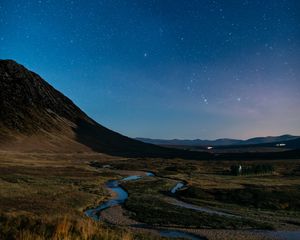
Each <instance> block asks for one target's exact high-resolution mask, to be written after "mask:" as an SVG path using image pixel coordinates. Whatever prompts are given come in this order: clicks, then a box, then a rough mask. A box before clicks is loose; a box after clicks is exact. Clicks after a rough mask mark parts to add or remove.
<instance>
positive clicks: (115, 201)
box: [85, 172, 300, 240]
mask: <svg viewBox="0 0 300 240" xmlns="http://www.w3.org/2000/svg"><path fill="white" fill-rule="evenodd" d="M146 176H147V177H153V176H155V175H154V174H153V173H151V172H146ZM141 178H143V176H140V175H131V176H128V177H125V178H122V179H121V180H119V181H118V180H109V181H108V182H107V183H106V187H107V188H108V189H109V190H111V191H113V192H114V193H115V194H116V196H115V197H114V198H112V199H110V200H108V201H106V202H104V203H102V204H100V205H99V206H97V207H95V208H91V209H88V210H86V211H85V215H86V216H88V217H90V218H92V219H94V220H95V221H100V220H101V219H100V212H101V211H103V210H105V209H107V208H110V207H113V206H117V205H121V204H123V203H124V202H125V201H126V199H127V198H128V193H127V191H126V190H125V189H123V188H122V187H121V186H120V183H119V182H120V181H135V180H139V179H141ZM184 187H186V184H185V183H183V182H178V183H177V184H176V185H175V186H174V187H173V188H172V189H171V190H170V193H171V194H175V193H176V192H177V191H178V190H180V189H182V188H184ZM171 204H174V205H176V206H180V207H183V208H187V209H192V210H195V211H199V212H206V213H209V214H217V215H222V216H227V217H240V216H237V215H233V214H229V213H225V212H222V211H217V210H213V209H210V208H204V207H200V206H197V205H193V204H189V203H186V202H183V201H180V200H178V199H176V198H172V202H171ZM157 230H158V231H159V234H160V235H161V236H162V237H169V238H179V237H180V238H185V239H189V240H203V239H206V238H201V237H199V236H196V235H194V234H190V233H187V232H183V231H177V230H161V229H157ZM258 232H261V233H263V234H264V235H266V236H269V237H274V238H275V239H281V240H296V239H297V240H298V239H300V231H292V232H291V231H258Z"/></svg>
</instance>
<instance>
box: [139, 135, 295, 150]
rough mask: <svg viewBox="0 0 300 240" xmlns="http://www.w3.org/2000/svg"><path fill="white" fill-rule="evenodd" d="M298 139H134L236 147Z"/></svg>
mask: <svg viewBox="0 0 300 240" xmlns="http://www.w3.org/2000/svg"><path fill="white" fill-rule="evenodd" d="M298 138H299V139H300V136H293V135H288V134H286V135H281V136H268V137H255V138H250V139H248V140H239V139H230V138H221V139H216V140H201V139H194V140H186V139H182V140H181V139H171V140H164V139H150V138H136V139H137V140H139V141H142V142H145V143H151V144H156V145H161V146H205V147H208V146H233V145H234V146H238V145H257V144H268V143H279V142H285V141H290V140H294V139H298Z"/></svg>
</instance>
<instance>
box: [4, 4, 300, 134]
mask: <svg viewBox="0 0 300 240" xmlns="http://www.w3.org/2000/svg"><path fill="white" fill-rule="evenodd" d="M0 58H1V59H15V60H16V61H18V62H19V63H21V64H23V65H25V66H26V67H28V68H29V69H31V70H33V71H35V72H37V73H38V74H40V75H41V76H42V77H43V78H44V79H45V80H47V81H48V82H49V83H50V84H52V85H53V86H54V87H56V88H57V89H58V90H60V91H61V92H63V93H64V94H65V95H67V96H68V97H70V98H71V99H72V100H73V101H74V102H75V103H76V104H77V105H78V106H79V107H81V108H82V109H83V110H84V111H85V112H86V113H88V114H89V115H90V116H91V117H93V118H94V119H95V120H96V121H98V122H99V123H101V124H103V125H105V126H107V127H109V128H111V129H113V130H116V131H119V132H121V133H122V134H125V135H128V136H130V137H151V138H202V139H204V138H206V139H214V138H221V137H231V138H250V137H253V136H265V135H278V134H285V133H290V134H299V135H300V79H299V77H300V1H298V0H264V1H263V0H261V1H257V0H243V1H242V0H226V1H225V0H223V1H222V0H215V1H212V0H198V1H196V0H144V1H142V0H106V1H100V0H74V1H63V0H40V1H38V0H35V1H34V0H27V1H25V0H0Z"/></svg>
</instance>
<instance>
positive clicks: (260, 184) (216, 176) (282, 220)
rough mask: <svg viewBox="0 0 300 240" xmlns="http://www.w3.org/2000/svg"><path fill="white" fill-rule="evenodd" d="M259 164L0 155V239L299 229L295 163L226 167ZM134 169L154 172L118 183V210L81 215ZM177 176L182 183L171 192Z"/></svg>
mask: <svg viewBox="0 0 300 240" xmlns="http://www.w3.org/2000/svg"><path fill="white" fill-rule="evenodd" d="M91 162H94V164H93V165H91ZM95 162H96V164H95ZM261 162H262V161H259V160H256V161H242V159H241V160H240V161H225V160H222V161H221V160H218V161H192V160H180V159H172V160H166V159H145V158H143V159H127V158H117V157H110V156H107V155H101V154H38V153H36V154H33V153H31V154H29V153H27V154H25V153H22V154H21V153H14V152H1V153H0V225H1V228H0V239H159V238H160V237H159V236H158V235H157V232H156V231H155V229H157V228H164V229H181V230H184V231H187V232H192V233H195V234H198V235H201V236H204V237H206V238H207V239H267V237H265V236H263V235H260V234H257V230H263V231H265V230H291V231H292V230H299V229H300V204H299V200H298V199H300V161H299V160H286V159H280V160H268V161H263V162H264V163H267V164H270V165H272V167H273V168H274V171H273V172H269V173H264V174H263V173H260V174H249V175H242V176H234V175H232V174H230V172H229V169H230V166H232V165H233V164H241V165H242V166H243V167H244V166H245V167H247V166H252V165H255V164H261ZM103 165H110V168H102V166H103ZM95 166H98V167H95ZM128 170H130V171H131V172H128ZM139 171H152V172H154V173H155V175H156V176H155V177H152V178H143V179H140V180H138V181H133V182H127V183H123V187H124V188H125V189H126V190H127V191H128V193H129V199H128V200H127V201H126V203H125V205H124V206H123V207H122V208H121V207H115V208H111V209H107V210H106V211H103V212H102V213H101V216H102V219H104V222H100V223H96V222H94V221H92V220H90V219H88V218H87V217H86V216H85V215H84V213H83V212H84V210H85V209H87V208H89V207H92V206H95V205H97V204H99V203H101V202H103V201H105V200H107V199H108V198H110V197H111V193H110V192H109V191H108V190H107V189H106V188H105V182H106V181H108V180H110V179H121V178H122V177H124V176H127V175H132V174H134V173H139ZM178 181H184V182H186V183H187V187H186V188H184V189H182V190H180V191H178V192H177V193H176V195H170V193H169V190H170V188H172V187H173V186H174V185H175V184H176V183H177V182H178ZM176 201H184V202H187V203H192V204H194V205H197V206H201V207H208V208H210V209H214V210H216V211H222V212H226V213H229V214H232V215H236V216H239V217H238V218H232V217H227V216H219V215H212V214H207V213H204V212H196V211H193V210H190V209H185V208H182V207H179V206H176V204H175V203H176ZM112 223H113V224H112ZM137 224H144V225H147V226H148V227H149V226H150V227H152V228H153V229H154V230H152V229H150V230H143V229H139V228H136V227H134V226H136V225H137ZM149 233H151V234H149Z"/></svg>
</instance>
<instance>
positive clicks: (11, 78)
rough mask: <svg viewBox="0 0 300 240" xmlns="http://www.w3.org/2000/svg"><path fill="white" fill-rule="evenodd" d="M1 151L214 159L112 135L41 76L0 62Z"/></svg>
mask: <svg viewBox="0 0 300 240" xmlns="http://www.w3.org/2000/svg"><path fill="white" fill-rule="evenodd" d="M0 111H1V114H0V150H1V149H2V150H16V151H30V152H33V151H35V152H36V151H38V152H40V151H42V152H44V151H46V152H48V151H50V152H85V151H97V152H102V153H107V154H111V155H119V156H130V157H131V156H132V157H139V156H140V157H143V156H149V157H183V158H196V159H199V158H207V157H209V156H210V155H209V154H208V153H199V152H191V151H183V150H176V149H175V150H174V149H168V148H163V147H159V146H155V145H152V144H146V143H142V142H140V141H137V140H133V139H131V138H128V137H125V136H123V135H121V134H119V133H116V132H114V131H111V130H109V129H107V128H105V127H103V126H101V125H100V124H98V123H97V122H95V121H94V120H92V119H91V118H89V117H88V116H87V115H86V114H85V113H84V112H83V111H81V110H80V109H79V108H78V107H77V106H76V105H75V104H74V103H73V102H72V101H71V100H70V99H68V98H67V97H66V96H64V95H63V94H62V93H60V92H59V91H57V90H56V89H54V88H53V87H52V86H51V85H49V84H48V83H47V82H46V81H44V80H43V79H42V78H41V77H40V76H39V75H37V74H35V73H34V72H31V71H29V70H27V69H26V68H25V67H24V66H22V65H20V64H18V63H16V62H15V61H12V60H0Z"/></svg>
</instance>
